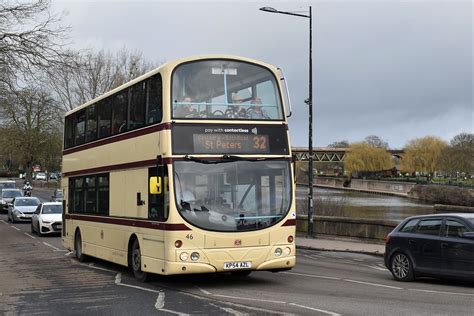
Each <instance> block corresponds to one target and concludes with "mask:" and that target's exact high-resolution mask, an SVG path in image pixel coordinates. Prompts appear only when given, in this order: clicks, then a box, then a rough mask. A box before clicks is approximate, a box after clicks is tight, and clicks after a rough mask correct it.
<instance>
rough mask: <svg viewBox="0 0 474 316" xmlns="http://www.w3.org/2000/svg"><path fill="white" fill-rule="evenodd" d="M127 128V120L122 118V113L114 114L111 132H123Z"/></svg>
mask: <svg viewBox="0 0 474 316" xmlns="http://www.w3.org/2000/svg"><path fill="white" fill-rule="evenodd" d="M126 129H127V122H126V121H125V119H124V118H123V114H122V113H120V112H119V113H117V114H115V116H114V124H113V126H112V134H117V133H122V132H125V130H126Z"/></svg>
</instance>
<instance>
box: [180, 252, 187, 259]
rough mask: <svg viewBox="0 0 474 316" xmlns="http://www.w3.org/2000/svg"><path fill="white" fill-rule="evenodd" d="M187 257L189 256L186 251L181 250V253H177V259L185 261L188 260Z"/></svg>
mask: <svg viewBox="0 0 474 316" xmlns="http://www.w3.org/2000/svg"><path fill="white" fill-rule="evenodd" d="M188 258H189V255H188V253H187V252H182V253H180V254H179V259H180V260H181V261H186V260H188Z"/></svg>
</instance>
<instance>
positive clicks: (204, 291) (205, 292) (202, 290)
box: [195, 285, 212, 295]
mask: <svg viewBox="0 0 474 316" xmlns="http://www.w3.org/2000/svg"><path fill="white" fill-rule="evenodd" d="M195 287H196V288H197V289H198V290H199V291H201V292H203V293H204V294H206V295H212V293H211V292H209V291H206V290H205V289H203V288H200V287H199V286H197V285H195Z"/></svg>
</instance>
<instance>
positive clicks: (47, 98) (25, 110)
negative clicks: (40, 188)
mask: <svg viewBox="0 0 474 316" xmlns="http://www.w3.org/2000/svg"><path fill="white" fill-rule="evenodd" d="M0 105H1V107H2V109H3V111H4V113H5V117H4V120H3V122H1V125H0V127H1V128H2V132H4V135H8V136H7V137H6V139H5V138H4V144H3V145H4V146H5V147H6V149H7V150H9V151H10V152H12V153H14V155H15V156H16V158H17V159H19V160H20V162H21V163H22V164H23V166H24V167H25V171H26V172H27V178H31V167H32V165H33V164H35V163H40V164H43V165H44V164H46V163H47V162H49V161H50V160H51V157H52V156H54V157H60V155H61V149H62V148H61V142H62V140H61V139H62V136H61V133H62V129H61V126H62V124H61V122H62V112H61V110H60V109H58V107H57V105H56V103H55V100H54V99H53V98H52V97H51V95H50V93H48V92H47V91H46V90H45V89H44V88H43V87H41V86H34V85H31V84H29V85H28V87H27V88H24V89H21V90H12V91H11V92H10V93H9V94H8V95H7V96H6V97H5V98H4V99H3V101H2V102H1V104H0ZM5 140H6V141H5ZM58 144H59V146H58ZM56 161H57V163H59V161H58V160H57V159H56Z"/></svg>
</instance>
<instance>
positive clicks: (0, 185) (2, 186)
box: [0, 182, 15, 191]
mask: <svg viewBox="0 0 474 316" xmlns="http://www.w3.org/2000/svg"><path fill="white" fill-rule="evenodd" d="M2 189H15V182H3V183H0V191H1V190H2Z"/></svg>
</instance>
